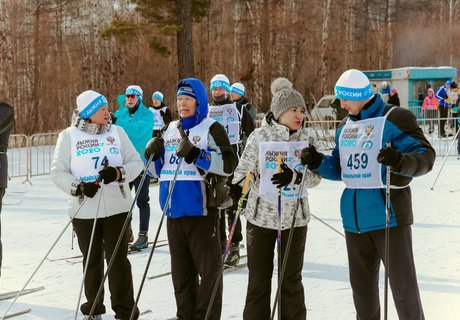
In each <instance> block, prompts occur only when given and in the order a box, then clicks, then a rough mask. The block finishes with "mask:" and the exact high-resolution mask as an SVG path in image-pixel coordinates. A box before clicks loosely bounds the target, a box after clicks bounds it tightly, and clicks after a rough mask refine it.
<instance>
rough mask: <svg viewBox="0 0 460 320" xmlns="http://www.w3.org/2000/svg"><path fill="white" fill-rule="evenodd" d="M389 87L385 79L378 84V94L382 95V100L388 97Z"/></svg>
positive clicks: (386, 100)
mask: <svg viewBox="0 0 460 320" xmlns="http://www.w3.org/2000/svg"><path fill="white" fill-rule="evenodd" d="M390 91H391V87H390V85H389V84H388V82H386V81H382V83H381V84H380V95H381V96H382V99H383V101H385V102H388V99H389V98H390Z"/></svg>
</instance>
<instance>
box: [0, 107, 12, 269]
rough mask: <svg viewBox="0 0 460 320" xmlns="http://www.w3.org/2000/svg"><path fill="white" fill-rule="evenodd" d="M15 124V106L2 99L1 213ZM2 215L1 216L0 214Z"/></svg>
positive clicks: (1, 255) (0, 108)
mask: <svg viewBox="0 0 460 320" xmlns="http://www.w3.org/2000/svg"><path fill="white" fill-rule="evenodd" d="M13 125H14V112H13V107H11V105H9V104H8V103H7V102H5V101H0V215H1V213H2V203H3V196H4V195H5V189H6V187H7V186H8V157H7V155H6V151H7V149H8V140H9V138H10V134H11V130H13ZM0 217H1V216H0ZM1 226H2V225H1V218H0V276H1V267H2V259H3V246H2V240H1V237H2V230H1Z"/></svg>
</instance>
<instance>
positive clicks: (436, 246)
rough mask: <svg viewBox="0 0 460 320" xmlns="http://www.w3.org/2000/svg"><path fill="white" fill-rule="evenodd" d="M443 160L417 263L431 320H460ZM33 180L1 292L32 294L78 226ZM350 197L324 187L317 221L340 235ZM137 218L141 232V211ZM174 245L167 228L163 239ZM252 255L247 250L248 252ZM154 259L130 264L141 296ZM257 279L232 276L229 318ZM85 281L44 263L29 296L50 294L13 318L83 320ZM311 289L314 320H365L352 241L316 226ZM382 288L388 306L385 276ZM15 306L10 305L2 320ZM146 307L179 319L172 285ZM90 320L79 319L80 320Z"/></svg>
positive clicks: (453, 184) (12, 204) (159, 265)
mask: <svg viewBox="0 0 460 320" xmlns="http://www.w3.org/2000/svg"><path fill="white" fill-rule="evenodd" d="M442 160H443V158H441V157H438V158H437V161H436V165H435V167H434V169H433V171H432V172H431V173H429V174H427V175H425V176H423V177H419V178H416V179H414V181H413V182H412V184H411V186H412V191H413V206H414V212H415V223H414V225H413V240H414V255H415V261H416V266H417V272H418V280H419V286H420V291H421V297H422V302H423V307H424V310H425V317H426V319H460V255H459V251H460V250H459V249H458V248H459V246H458V244H459V243H460V215H459V209H458V208H459V205H460V200H459V199H460V184H459V181H460V160H458V159H457V158H456V157H452V156H451V157H449V159H448V160H447V162H446V164H445V166H444V168H443V170H442V173H441V175H440V177H439V179H438V181H437V183H436V186H435V188H434V190H431V187H432V185H433V182H434V180H435V178H436V175H437V174H438V172H439V170H440V168H441V164H442ZM23 180H24V178H14V179H13V180H11V181H10V184H9V188H8V189H7V193H6V196H5V198H4V207H3V212H2V229H3V234H2V240H3V246H4V257H3V267H2V278H1V283H0V292H5V291H8V290H18V289H20V288H22V286H23V285H24V284H25V282H26V281H27V279H28V278H29V277H30V275H31V274H32V272H33V271H34V270H35V269H36V268H37V266H38V265H39V263H40V262H41V261H42V259H43V258H44V256H45V254H46V253H47V252H48V250H49V249H50V247H51V245H52V244H53V243H54V242H55V241H56V239H57V237H58V235H59V234H60V233H61V232H62V230H63V228H64V226H65V225H66V224H67V222H68V216H67V210H66V205H67V201H66V195H65V194H64V193H63V192H62V191H61V190H59V189H58V188H57V187H56V186H55V185H54V184H53V183H52V182H51V180H50V177H49V176H48V175H44V176H37V177H33V178H32V180H31V181H32V185H30V184H28V183H23ZM342 189H343V183H341V182H332V181H327V180H323V181H322V182H321V184H320V185H319V186H318V187H317V188H314V189H311V190H309V193H310V205H311V210H312V212H313V214H314V215H315V216H317V217H318V218H320V219H322V220H323V221H324V222H326V223H328V224H329V225H331V226H332V227H333V228H335V229H337V230H338V231H340V232H343V229H342V226H341V219H340V215H339V199H340V194H341V192H342ZM150 196H151V199H152V200H151V207H152V215H151V223H150V229H151V231H150V234H149V236H150V239H151V240H152V239H153V238H154V235H155V232H156V229H157V227H158V223H159V221H160V217H161V211H160V209H159V205H158V202H157V201H156V199H158V186H151V187H150ZM133 218H134V221H133V228H134V231H135V232H136V231H137V225H138V211H137V208H136V209H135V211H134V214H133ZM244 223H245V221H244V219H243V225H244ZM165 238H166V229H165V227H164V225H163V229H162V230H161V235H160V239H165ZM71 246H72V233H71V229H70V228H68V229H67V230H66V231H65V232H64V234H63V237H62V238H61V239H60V241H59V242H58V243H57V245H56V247H55V248H54V249H53V250H52V251H51V253H50V255H49V257H48V258H50V259H54V258H60V257H66V256H74V255H78V254H79V253H80V252H79V250H78V246H77V242H76V239H74V240H73V246H74V249H73V250H72V249H71ZM244 253H245V250H243V251H242V254H244ZM148 255H149V252H148V251H146V252H142V253H138V254H134V255H130V256H129V259H130V261H131V263H132V266H133V275H134V288H135V294H137V290H138V288H139V285H140V282H141V277H142V275H143V273H144V269H145V265H146V262H147V259H148ZM76 261H79V260H76ZM393 263H397V261H395V262H393ZM169 270H170V262H169V251H168V247H167V246H165V247H160V248H157V249H156V250H155V253H154V255H153V259H152V263H151V266H150V269H149V272H148V274H149V275H153V274H159V273H163V272H166V271H169ZM276 272H277V270H276V269H275V273H274V279H273V291H275V289H276V282H275V281H276ZM247 276H248V271H247V269H242V270H239V271H237V272H234V273H231V274H227V275H225V276H224V302H223V311H222V319H241V318H242V311H243V307H244V300H245V295H246V286H247ZM81 277H82V266H81V264H80V263H76V264H71V263H69V262H67V261H65V260H62V261H48V260H46V261H44V263H43V265H42V266H41V268H40V269H39V270H38V272H37V273H36V275H35V276H34V277H33V280H32V281H31V283H30V284H29V285H28V288H30V287H37V286H42V285H43V286H45V290H43V291H40V292H37V293H33V294H29V295H25V296H22V297H19V299H18V301H17V302H16V304H15V305H14V306H13V308H12V311H17V310H22V309H25V308H32V312H30V313H28V314H26V315H22V316H18V317H16V318H15V319H18V320H21V319H24V320H25V319H47V320H58V319H59V320H62V319H74V315H75V309H76V307H77V300H78V293H79V291H80V285H81V279H82V278H81ZM303 283H304V287H305V294H306V298H305V300H306V305H307V308H308V319H310V320H322V319H354V318H355V315H354V307H353V301H352V292H351V289H350V284H349V278H348V268H347V255H346V248H345V241H344V238H343V237H342V236H341V235H339V234H338V233H337V232H336V231H333V230H331V229H330V228H328V227H327V226H325V225H324V224H322V223H320V222H319V221H318V220H316V219H314V218H312V220H311V222H310V224H309V231H308V236H307V247H306V255H305V264H304V268H303ZM106 287H107V286H106ZM380 288H381V301H382V305H383V267H382V268H381V281H380ZM390 294H391V293H390ZM82 300H84V298H83V297H82ZM11 301H12V299H10V300H7V301H0V312H1V314H0V316H1V315H3V313H4V312H5V310H6V309H7V307H8V306H9V304H10V303H11ZM389 301H390V302H389V319H397V315H396V311H395V309H394V305H393V302H392V298H391V296H390V299H389ZM105 303H106V307H107V314H106V315H104V316H103V319H113V311H111V309H110V301H109V293H108V290H107V289H106V295H105ZM139 307H140V309H141V311H144V310H147V309H150V310H152V312H151V313H149V314H146V315H144V316H143V317H141V319H148V320H153V319H163V320H164V319H165V318H170V317H172V316H174V314H175V310H176V309H175V300H174V294H173V287H172V283H171V277H170V276H165V277H162V278H159V279H155V280H146V282H145V285H144V289H143V292H142V295H141V299H140V302H139ZM82 318H83V317H82V315H81V314H79V316H78V319H82Z"/></svg>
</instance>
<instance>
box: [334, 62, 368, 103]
mask: <svg viewBox="0 0 460 320" xmlns="http://www.w3.org/2000/svg"><path fill="white" fill-rule="evenodd" d="M334 91H335V96H336V97H337V98H338V99H344V100H353V101H362V100H367V99H370V98H372V97H373V96H374V92H373V91H372V86H371V83H370V81H369V79H368V78H367V76H366V75H365V74H364V73H362V72H361V71H359V70H356V69H350V70H347V71H345V72H344V73H342V75H341V76H340V78H339V80H337V83H336V84H335V88H334Z"/></svg>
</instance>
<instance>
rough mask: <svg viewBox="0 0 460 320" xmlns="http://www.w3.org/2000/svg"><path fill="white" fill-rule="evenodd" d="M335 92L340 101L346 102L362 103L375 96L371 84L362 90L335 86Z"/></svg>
mask: <svg viewBox="0 0 460 320" xmlns="http://www.w3.org/2000/svg"><path fill="white" fill-rule="evenodd" d="M334 91H335V96H336V97H337V98H338V99H344V100H353V101H362V100H367V99H369V98H372V97H373V96H374V92H373V91H372V86H371V84H370V83H369V84H368V85H367V86H366V87H364V88H361V89H357V88H346V87H340V86H335V88H334Z"/></svg>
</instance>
